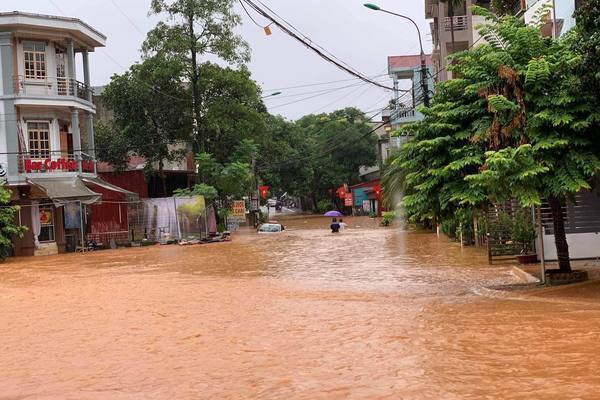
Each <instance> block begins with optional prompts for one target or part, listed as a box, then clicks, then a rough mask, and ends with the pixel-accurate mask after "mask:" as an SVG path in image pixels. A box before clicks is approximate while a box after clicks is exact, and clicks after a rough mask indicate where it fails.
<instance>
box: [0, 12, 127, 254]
mask: <svg viewBox="0 0 600 400" xmlns="http://www.w3.org/2000/svg"><path fill="white" fill-rule="evenodd" d="M105 42H106V37H105V36H104V35H102V34H101V33H100V32H98V31H97V30H95V29H94V28H92V27H90V26H89V25H87V24H85V23H84V22H82V21H80V20H79V19H76V18H66V17H57V16H49V15H39V14H30V13H24V12H18V11H15V12H9V13H0V114H1V117H0V175H1V178H2V180H3V181H4V184H5V185H6V186H7V187H8V188H9V189H10V191H11V196H12V197H11V200H12V204H14V205H19V206H21V210H20V212H19V213H18V215H17V216H16V218H17V219H18V221H17V222H18V223H20V224H21V225H24V226H26V227H27V228H28V229H27V232H26V233H25V235H24V237H23V238H21V239H15V243H14V245H15V246H14V249H15V254H16V255H39V254H53V253H57V252H64V251H67V250H72V251H74V250H75V248H76V247H77V246H81V245H82V244H83V242H84V235H85V222H86V221H87V219H89V208H88V207H87V205H90V204H93V203H96V202H98V201H99V200H100V199H101V194H100V193H98V192H96V191H94V190H93V188H94V187H104V188H106V187H110V186H109V185H106V183H105V182H103V181H101V180H98V178H97V175H96V161H95V154H94V146H95V144H94V115H95V112H96V108H95V106H94V104H93V102H92V95H93V94H92V89H91V86H90V56H89V54H90V53H91V52H93V51H94V49H95V48H97V47H103V46H104V45H105ZM79 63H81V67H82V68H81V69H82V71H83V77H82V81H80V80H79V79H80V78H78V77H77V72H76V71H77V65H78V64H79ZM111 190H118V188H114V187H112V188H111Z"/></svg>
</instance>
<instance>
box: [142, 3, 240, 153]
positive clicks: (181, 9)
mask: <svg viewBox="0 0 600 400" xmlns="http://www.w3.org/2000/svg"><path fill="white" fill-rule="evenodd" d="M233 3H234V0H175V1H166V0H152V3H151V11H152V12H153V13H154V14H158V15H162V14H165V15H166V20H163V21H161V22H159V23H158V24H157V26H156V27H155V28H154V29H152V30H151V31H150V32H149V33H148V36H147V38H146V41H145V42H144V44H143V46H142V50H143V51H144V54H145V55H146V57H152V56H154V55H156V54H160V55H162V56H164V57H166V58H167V59H169V60H171V61H174V62H176V63H178V64H179V65H180V68H181V75H180V78H182V79H183V78H185V80H186V81H187V82H189V85H190V86H191V94H192V96H191V98H192V110H193V114H192V115H193V118H194V125H193V128H194V144H195V150H200V151H201V152H204V151H210V149H208V148H207V144H208V142H209V141H210V140H212V139H213V137H212V136H211V132H210V131H209V132H207V131H205V130H203V129H201V127H203V126H204V124H210V122H207V121H203V117H204V116H205V107H206V105H205V101H206V100H205V99H204V98H203V95H202V94H203V87H204V84H205V83H206V82H209V80H206V79H201V77H203V71H202V68H201V65H200V62H199V58H200V57H203V56H206V55H212V56H216V57H218V58H220V59H221V60H224V61H226V62H231V63H237V64H241V63H243V62H246V61H248V60H249V58H250V51H249V47H248V44H247V43H246V42H245V41H244V40H243V39H242V37H241V36H240V35H238V34H237V33H236V32H235V28H236V27H237V26H238V25H239V24H240V22H241V19H240V16H239V15H238V14H236V13H235V12H234V10H233ZM213 150H214V147H213Z"/></svg>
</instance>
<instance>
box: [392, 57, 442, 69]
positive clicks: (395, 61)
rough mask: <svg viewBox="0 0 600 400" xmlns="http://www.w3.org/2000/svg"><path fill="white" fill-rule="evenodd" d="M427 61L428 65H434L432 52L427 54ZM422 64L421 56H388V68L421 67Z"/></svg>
mask: <svg viewBox="0 0 600 400" xmlns="http://www.w3.org/2000/svg"><path fill="white" fill-rule="evenodd" d="M425 63H426V64H427V65H433V61H432V60H431V54H426V55H425ZM420 66H421V56H420V55H419V54H417V55H411V56H389V57H388V68H389V69H390V70H392V69H403V68H419V67H420Z"/></svg>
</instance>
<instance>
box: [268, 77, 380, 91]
mask: <svg viewBox="0 0 600 400" xmlns="http://www.w3.org/2000/svg"><path fill="white" fill-rule="evenodd" d="M382 76H388V74H379V75H372V76H370V78H371V79H375V78H379V77H382ZM357 79H359V78H348V79H340V80H337V81H329V82H317V83H307V84H304V85H297V86H288V87H280V88H274V89H264V90H265V91H267V92H270V91H273V90H288V89H299V88H305V87H312V86H323V85H330V84H334V83H341V82H350V81H355V80H357ZM390 79H391V78H390Z"/></svg>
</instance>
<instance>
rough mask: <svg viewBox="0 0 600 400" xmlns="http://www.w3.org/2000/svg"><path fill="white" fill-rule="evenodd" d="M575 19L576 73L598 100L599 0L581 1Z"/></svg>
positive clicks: (599, 80)
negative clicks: (577, 57) (577, 60)
mask: <svg viewBox="0 0 600 400" xmlns="http://www.w3.org/2000/svg"><path fill="white" fill-rule="evenodd" d="M575 18H576V20H577V26H576V28H575V31H576V36H575V41H574V48H575V50H576V52H577V53H578V54H579V55H580V56H581V60H580V62H579V65H578V68H577V72H578V73H579V74H580V75H581V76H582V82H583V84H584V86H583V87H584V89H586V90H589V91H590V92H591V93H592V94H594V95H595V96H596V98H597V99H599V100H600V0H586V1H582V2H581V5H580V6H579V9H578V10H577V11H576V12H575Z"/></svg>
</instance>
